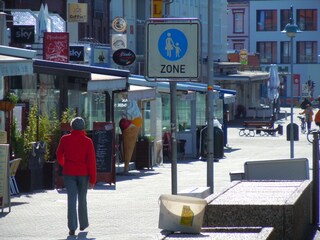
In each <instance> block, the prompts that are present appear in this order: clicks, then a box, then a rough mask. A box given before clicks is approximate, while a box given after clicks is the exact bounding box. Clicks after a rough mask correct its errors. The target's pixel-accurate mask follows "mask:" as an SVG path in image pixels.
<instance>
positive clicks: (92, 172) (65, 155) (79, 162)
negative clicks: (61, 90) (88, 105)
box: [56, 117, 97, 235]
mask: <svg viewBox="0 0 320 240" xmlns="http://www.w3.org/2000/svg"><path fill="white" fill-rule="evenodd" d="M70 125H71V128H72V130H71V133H70V134H66V135H64V136H62V137H61V139H60V142H59V146H58V148H57V152H56V153H57V159H58V162H59V164H60V165H61V166H62V168H63V170H62V173H63V175H64V184H65V186H66V189H67V195H68V228H69V235H74V234H75V230H76V229H77V228H78V216H77V212H78V214H79V224H80V230H81V231H83V230H84V229H86V228H87V227H88V226H89V221H88V210H87V189H88V188H89V189H92V188H93V187H94V185H95V183H96V174H97V173H96V155H95V150H94V145H93V142H92V140H91V138H89V137H87V136H86V132H85V131H84V126H85V122H84V120H83V119H82V118H81V117H76V118H74V119H73V120H72V121H71V124H70ZM77 200H78V211H77Z"/></svg>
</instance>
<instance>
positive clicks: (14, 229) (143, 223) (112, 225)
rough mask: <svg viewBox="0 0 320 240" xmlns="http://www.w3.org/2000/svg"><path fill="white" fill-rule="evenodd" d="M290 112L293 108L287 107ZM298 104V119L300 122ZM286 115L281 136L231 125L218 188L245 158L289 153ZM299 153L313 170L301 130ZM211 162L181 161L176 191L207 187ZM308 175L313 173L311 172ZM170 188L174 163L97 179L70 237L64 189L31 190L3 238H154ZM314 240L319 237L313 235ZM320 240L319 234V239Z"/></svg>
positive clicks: (0, 225) (217, 169)
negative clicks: (85, 217)
mask: <svg viewBox="0 0 320 240" xmlns="http://www.w3.org/2000/svg"><path fill="white" fill-rule="evenodd" d="M286 110H287V111H288V112H289V110H290V109H286ZM298 111H299V109H295V116H294V121H295V122H297V123H298V118H297V117H296V116H297V113H298ZM289 121H290V116H289V115H288V117H287V119H285V118H282V119H280V120H278V121H277V123H276V126H277V124H278V123H279V124H282V125H283V129H284V134H283V135H276V136H255V137H240V136H239V134H238V133H239V128H240V126H236V125H233V126H232V127H230V128H229V129H228V144H229V148H228V149H225V158H223V159H221V160H220V161H218V162H214V192H215V193H219V192H221V191H223V189H225V188H227V187H228V186H229V185H230V175H229V173H230V172H231V171H243V165H244V163H245V162H246V161H253V160H271V159H284V158H290V142H289V141H287V139H286V126H287V124H288V123H289ZM294 149H295V157H296V158H307V159H309V165H310V169H312V144H311V143H309V142H308V141H307V139H306V135H302V134H300V139H299V141H295V142H294ZM206 168H207V163H206V162H205V161H199V160H198V159H185V160H179V161H178V167H177V176H178V192H179V191H182V190H184V189H188V188H192V187H205V186H206V183H207V169H206ZM310 177H312V173H311V172H310ZM170 193H171V164H170V163H164V164H163V165H161V166H155V167H154V168H153V169H152V170H151V169H150V170H147V169H145V170H141V171H137V170H133V171H130V174H129V175H126V176H124V175H117V181H116V185H112V186H111V185H108V184H105V183H98V184H97V186H96V187H95V189H93V190H89V192H88V209H89V222H90V226H89V228H87V229H86V230H85V231H83V232H79V229H77V231H76V235H75V236H70V237H69V236H68V228H67V218H66V214H67V209H66V208H67V199H66V197H67V196H66V192H65V191H64V190H49V191H42V192H41V191H40V192H32V193H27V194H21V195H19V196H14V197H12V199H11V202H12V207H11V212H10V213H9V212H8V208H6V209H5V210H4V213H0V236H1V239H26V240H29V239H30V240H35V239H41V240H42V239H56V240H60V239H90V240H94V239H99V240H108V239H112V240H144V239H146V240H149V239H150V240H156V239H161V236H162V234H161V229H158V220H159V196H160V195H161V194H170ZM315 239H316V237H315ZM319 239H320V238H319Z"/></svg>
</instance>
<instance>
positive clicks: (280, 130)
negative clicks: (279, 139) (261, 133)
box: [278, 124, 283, 135]
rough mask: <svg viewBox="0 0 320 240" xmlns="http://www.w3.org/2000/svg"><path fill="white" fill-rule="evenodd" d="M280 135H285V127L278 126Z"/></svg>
mask: <svg viewBox="0 0 320 240" xmlns="http://www.w3.org/2000/svg"><path fill="white" fill-rule="evenodd" d="M278 134H279V135H283V126H282V125H280V124H279V125H278Z"/></svg>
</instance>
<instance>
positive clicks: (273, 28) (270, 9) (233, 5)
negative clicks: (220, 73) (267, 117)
mask: <svg viewBox="0 0 320 240" xmlns="http://www.w3.org/2000/svg"><path fill="white" fill-rule="evenodd" d="M306 3H307V4H306ZM291 5H292V6H293V20H294V21H295V23H296V24H297V26H298V27H299V28H300V30H301V31H302V32H301V33H298V34H297V36H296V37H295V38H294V39H293V44H294V48H293V49H294V50H293V53H290V49H291V48H290V38H289V37H287V36H286V34H285V33H283V32H281V31H283V30H284V28H285V26H286V24H287V23H289V19H290V15H291V14H290V6H291ZM319 10H320V1H319V0H309V1H303V0H294V1H287V0H281V1H280V0H278V1H260V0H250V1H237V0H229V1H228V14H229V16H228V22H229V32H228V43H229V44H228V50H239V49H241V48H244V49H247V50H248V51H249V52H251V53H258V54H259V56H260V62H261V66H262V70H266V71H267V70H268V69H269V66H270V64H277V65H278V69H279V72H280V74H281V76H282V77H281V86H282V89H281V91H280V92H281V95H282V96H281V99H282V103H283V104H286V103H288V101H289V99H288V97H290V91H289V89H290V87H291V80H290V79H291V73H290V67H291V54H293V73H292V74H293V77H294V81H293V83H292V84H293V96H294V97H295V98H296V99H301V98H303V97H310V98H315V97H317V96H318V95H319V94H320V87H319V83H320V82H319V77H318V69H319V64H320V60H319V48H320V44H319V42H320V41H319V35H320V29H319V24H320V20H319ZM249 19H250V21H249ZM312 83H314V84H312Z"/></svg>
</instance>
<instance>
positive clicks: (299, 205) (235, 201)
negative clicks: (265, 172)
mask: <svg viewBox="0 0 320 240" xmlns="http://www.w3.org/2000/svg"><path fill="white" fill-rule="evenodd" d="M310 198H311V184H310V181H309V180H306V181H250V182H246V181H242V182H236V183H235V184H234V185H232V186H231V187H230V188H228V189H226V190H225V191H224V192H222V193H220V194H217V195H210V196H209V197H208V198H207V199H206V200H207V201H208V203H209V204H208V206H207V208H206V211H205V217H204V223H203V226H205V227H273V228H274V233H275V236H276V239H290V240H294V239H297V240H298V239H304V236H306V234H307V233H308V231H309V230H310V229H309V228H310V214H311V213H310V207H311V206H310V202H311V200H310Z"/></svg>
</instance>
